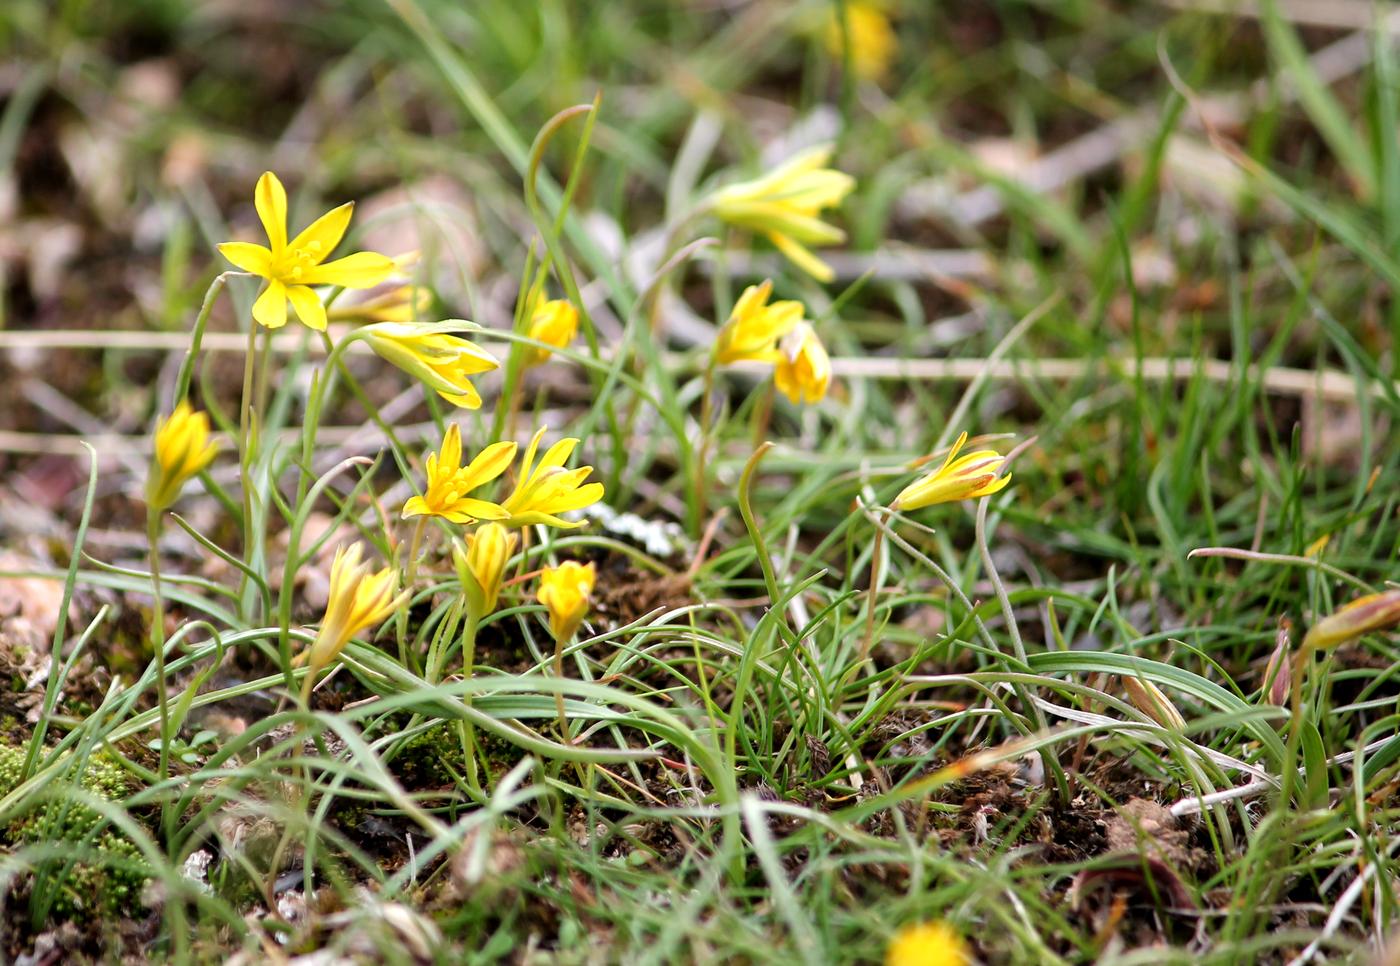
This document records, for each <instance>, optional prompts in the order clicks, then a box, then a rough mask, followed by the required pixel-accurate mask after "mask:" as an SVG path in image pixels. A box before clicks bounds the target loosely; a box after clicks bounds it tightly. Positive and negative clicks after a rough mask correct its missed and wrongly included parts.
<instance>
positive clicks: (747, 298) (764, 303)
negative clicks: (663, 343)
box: [715, 279, 806, 365]
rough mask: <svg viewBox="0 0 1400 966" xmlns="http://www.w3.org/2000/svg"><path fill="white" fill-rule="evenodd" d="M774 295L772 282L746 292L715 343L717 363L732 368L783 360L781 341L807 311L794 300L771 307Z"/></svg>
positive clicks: (752, 286)
mask: <svg viewBox="0 0 1400 966" xmlns="http://www.w3.org/2000/svg"><path fill="white" fill-rule="evenodd" d="M772 294H773V282H772V280H770V279H765V280H764V282H763V283H762V284H761V285H750V286H749V287H748V288H746V289H744V294H743V295H740V296H739V301H737V302H735V303H734V311H733V312H730V313H729V320H728V321H727V322H725V323H724V325H723V326H722V327H721V328H720V330H719V336H718V337H717V338H716V340H715V361H716V362H719V363H720V364H721V365H728V364H730V363H733V362H744V361H751V362H777V361H778V360H779V358H780V356H779V353H778V340H779V339H781V338H782V337H783V336H785V335H787V334H788V333H789V332H791V331H792V330H793V329H794V328H796V327H797V324H798V323H799V322H801V321H802V315H803V313H804V312H805V311H806V310H805V308H804V307H803V305H802V303H801V302H797V301H793V300H791V299H789V300H785V301H781V302H773V303H771V304H770V303H769V302H768V297H769V296H770V295H772Z"/></svg>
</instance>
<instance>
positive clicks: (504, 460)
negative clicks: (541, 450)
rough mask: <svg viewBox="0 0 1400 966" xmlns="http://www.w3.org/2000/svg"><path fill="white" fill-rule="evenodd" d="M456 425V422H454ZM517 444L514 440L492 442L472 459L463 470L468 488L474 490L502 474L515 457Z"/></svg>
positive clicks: (464, 481)
mask: <svg viewBox="0 0 1400 966" xmlns="http://www.w3.org/2000/svg"><path fill="white" fill-rule="evenodd" d="M454 425H455V424H454ZM516 448H517V447H516V445H515V443H514V442H513V441H509V440H508V441H506V442H502V443H492V444H491V445H490V446H488V447H486V448H485V449H484V450H482V451H481V452H480V453H478V454H477V457H476V459H474V460H472V461H471V463H469V464H468V465H467V468H466V469H465V470H464V471H463V473H462V475H463V476H464V477H465V479H464V480H463V483H464V484H465V486H466V489H467V490H474V489H476V488H477V487H478V486H481V485H482V484H484V483H489V482H491V481H492V480H494V479H495V478H496V477H498V476H500V475H501V474H502V473H504V472H505V471H506V468H507V467H509V466H510V464H511V461H512V460H513V459H515V451H516Z"/></svg>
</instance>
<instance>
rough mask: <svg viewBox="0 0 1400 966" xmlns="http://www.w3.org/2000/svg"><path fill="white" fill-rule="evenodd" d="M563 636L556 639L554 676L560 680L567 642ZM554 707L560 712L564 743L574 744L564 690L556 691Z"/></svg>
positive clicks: (560, 731) (561, 734)
mask: <svg viewBox="0 0 1400 966" xmlns="http://www.w3.org/2000/svg"><path fill="white" fill-rule="evenodd" d="M567 643H568V641H566V640H565V639H564V638H562V637H556V638H555V639H554V676H555V677H556V678H557V679H559V680H560V681H562V680H564V645H565V644H567ZM554 707H555V709H556V710H557V711H558V712H559V735H560V738H561V739H562V740H563V742H564V744H566V745H572V744H573V743H574V742H573V739H572V738H570V737H569V718H568V716H567V715H566V714H565V713H564V692H563V691H562V690H560V691H555V692H554Z"/></svg>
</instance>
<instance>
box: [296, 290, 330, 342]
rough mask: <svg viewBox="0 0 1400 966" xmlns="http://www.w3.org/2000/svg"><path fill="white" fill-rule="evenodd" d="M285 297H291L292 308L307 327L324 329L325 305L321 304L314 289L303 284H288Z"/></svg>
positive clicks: (321, 330) (319, 330)
mask: <svg viewBox="0 0 1400 966" xmlns="http://www.w3.org/2000/svg"><path fill="white" fill-rule="evenodd" d="M287 298H289V299H291V301H292V308H294V309H296V310H297V318H299V319H301V321H302V323H303V324H304V325H305V326H306V327H307V328H308V329H315V330H316V331H317V332H324V331H326V307H325V306H324V305H322V304H321V296H319V295H317V294H316V292H315V290H314V289H310V288H307V287H306V286H305V285H289V286H287Z"/></svg>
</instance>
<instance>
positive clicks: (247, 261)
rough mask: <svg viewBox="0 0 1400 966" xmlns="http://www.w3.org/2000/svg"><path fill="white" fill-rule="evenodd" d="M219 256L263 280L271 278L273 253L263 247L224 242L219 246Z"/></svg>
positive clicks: (246, 243)
mask: <svg viewBox="0 0 1400 966" xmlns="http://www.w3.org/2000/svg"><path fill="white" fill-rule="evenodd" d="M219 254H220V255H222V256H224V257H225V258H227V259H228V260H229V261H230V262H232V263H233V264H234V267H235V268H241V269H243V271H245V272H252V273H253V274H254V275H261V276H262V277H263V278H269V277H271V274H272V252H270V251H269V250H268V249H266V248H264V247H263V246H262V245H254V244H253V243H252V242H223V243H222V244H220V245H219Z"/></svg>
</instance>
